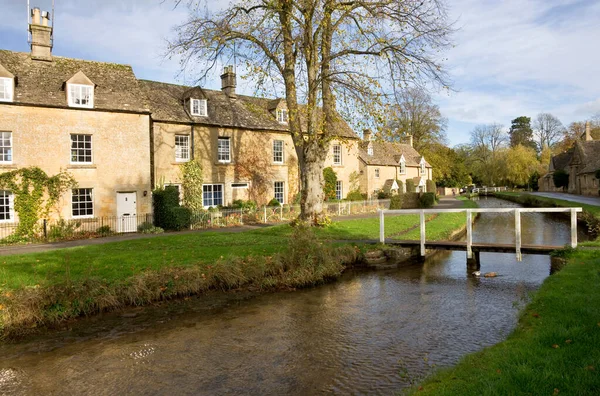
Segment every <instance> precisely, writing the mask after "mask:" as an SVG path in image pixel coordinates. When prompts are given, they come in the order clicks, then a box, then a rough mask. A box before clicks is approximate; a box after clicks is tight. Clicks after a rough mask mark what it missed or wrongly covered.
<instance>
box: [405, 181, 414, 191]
mask: <svg viewBox="0 0 600 396" xmlns="http://www.w3.org/2000/svg"><path fill="white" fill-rule="evenodd" d="M415 189H416V187H415V182H414V181H413V180H412V179H407V180H406V192H410V193H414V192H415Z"/></svg>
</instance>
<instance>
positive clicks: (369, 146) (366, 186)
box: [358, 130, 435, 197]
mask: <svg viewBox="0 0 600 396" xmlns="http://www.w3.org/2000/svg"><path fill="white" fill-rule="evenodd" d="M358 156H359V167H360V186H361V192H363V193H366V194H368V196H370V197H371V196H376V195H377V193H378V192H379V191H385V192H395V190H397V189H398V188H399V187H400V186H399V185H398V183H397V181H396V180H400V181H402V189H403V191H402V192H406V181H407V180H409V179H410V180H412V181H413V183H414V186H415V191H414V192H419V191H422V192H425V191H426V190H427V183H426V182H427V180H431V179H432V167H431V165H430V164H429V163H428V162H427V161H426V160H425V158H424V157H423V156H421V155H420V154H419V153H418V152H417V150H415V149H414V148H413V147H412V145H411V144H401V143H391V142H383V141H375V140H372V133H371V131H369V130H365V131H364V132H363V140H362V141H361V142H360V144H359V149H358ZM434 192H435V191H434Z"/></svg>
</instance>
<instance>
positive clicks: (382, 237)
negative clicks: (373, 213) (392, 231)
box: [379, 209, 385, 244]
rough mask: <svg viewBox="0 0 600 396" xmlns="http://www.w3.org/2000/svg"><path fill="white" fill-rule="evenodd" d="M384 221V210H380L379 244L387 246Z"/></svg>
mask: <svg viewBox="0 0 600 396" xmlns="http://www.w3.org/2000/svg"><path fill="white" fill-rule="evenodd" d="M383 221H384V220H383V209H379V242H381V243H383V244H385V227H384V223H383Z"/></svg>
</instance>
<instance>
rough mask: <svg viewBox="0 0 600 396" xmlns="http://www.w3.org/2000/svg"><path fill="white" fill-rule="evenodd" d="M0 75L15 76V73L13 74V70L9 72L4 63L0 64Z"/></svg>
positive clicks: (5, 76)
mask: <svg viewBox="0 0 600 396" xmlns="http://www.w3.org/2000/svg"><path fill="white" fill-rule="evenodd" d="M0 77H3V78H15V75H14V74H12V73H11V72H9V71H8V70H6V68H5V67H4V66H2V64H0Z"/></svg>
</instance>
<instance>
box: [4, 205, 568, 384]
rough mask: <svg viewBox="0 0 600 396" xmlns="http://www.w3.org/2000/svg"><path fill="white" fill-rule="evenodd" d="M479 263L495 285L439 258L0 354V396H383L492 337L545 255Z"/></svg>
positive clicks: (498, 228)
mask: <svg viewBox="0 0 600 396" xmlns="http://www.w3.org/2000/svg"><path fill="white" fill-rule="evenodd" d="M501 204H502V205H504V206H506V204H505V203H503V202H502V201H491V200H489V201H485V200H482V201H480V205H481V206H492V205H493V206H498V205H501ZM512 221H514V216H513V220H512ZM510 222H511V219H510V216H507V217H506V218H504V217H502V216H500V217H494V216H489V215H484V216H482V218H481V219H480V220H479V222H478V223H477V225H476V226H475V234H474V238H475V240H476V241H482V242H485V241H489V242H492V241H496V242H500V243H510V242H511V238H514V236H513V235H514V229H513V228H511V227H512V225H511V223H510ZM513 224H514V223H513ZM523 227H524V230H527V232H524V233H523V242H524V243H540V244H541V243H546V244H562V243H564V242H565V241H568V239H569V237H568V235H569V234H568V232H569V226H568V224H567V223H566V222H563V221H560V220H559V221H557V220H552V219H550V218H548V217H547V216H544V215H531V216H529V215H526V216H523ZM547 230H551V232H548V231H547ZM537 231H541V235H543V236H544V238H546V237H547V238H548V239H540V237H539V236H538V235H537ZM513 240H514V239H513ZM481 262H482V263H481V271H482V272H491V271H494V272H498V273H499V275H500V276H499V277H497V278H493V279H488V278H474V277H472V276H469V275H468V274H467V271H466V262H465V252H443V253H440V254H438V255H436V256H434V257H432V258H430V259H428V260H426V262H425V263H421V264H417V263H415V264H413V265H409V266H407V267H405V268H402V269H399V270H391V271H385V272H368V273H358V274H347V275H346V276H344V277H343V279H342V280H341V281H339V282H336V283H334V284H331V285H326V286H323V287H319V288H315V289H310V290H304V291H298V292H294V293H279V294H272V295H264V296H260V297H257V298H255V299H251V300H248V301H244V299H243V298H239V299H237V300H236V299H235V297H232V298H234V300H233V301H231V300H226V301H221V302H220V303H215V301H214V300H211V299H206V298H203V299H191V300H189V301H180V302H174V303H170V304H167V305H162V306H158V307H149V308H145V309H143V310H139V311H138V312H139V315H138V316H137V317H135V318H123V317H121V316H120V315H119V314H111V315H106V316H104V318H101V319H98V318H93V319H90V320H83V321H80V322H78V323H76V324H75V328H74V329H73V332H63V333H57V334H54V335H51V336H47V337H38V338H37V339H35V340H31V341H30V342H26V343H24V344H20V345H4V346H1V347H0V355H1V356H3V359H2V360H1V361H0V394H9V395H18V394H56V395H58V394H61V395H62V394H94V395H96V394H128V393H131V394H166V393H174V392H175V393H177V394H206V395H214V394H267V395H268V394H273V395H275V394H277V395H280V394H298V395H306V394H314V393H322V392H326V393H336V394H348V393H353V394H356V393H368V394H373V393H374V394H390V393H393V392H395V391H398V390H399V389H401V388H402V387H405V386H408V385H410V384H411V383H413V382H415V381H418V379H419V378H421V377H422V376H423V375H426V374H427V373H429V372H430V371H431V370H432V369H433V368H435V367H438V366H447V365H451V364H453V363H455V362H456V361H457V360H458V359H459V358H460V357H461V356H463V355H465V354H467V353H470V352H474V351H477V350H480V349H481V348H483V347H485V346H488V345H492V344H495V343H497V342H499V341H501V340H502V339H504V338H505V337H506V335H507V334H508V333H509V332H510V331H511V330H512V329H513V327H514V325H515V323H516V318H517V313H518V307H519V306H520V305H522V304H523V303H524V302H525V301H526V299H527V295H528V294H529V293H530V292H531V291H533V290H535V289H536V288H537V287H538V286H539V284H540V283H541V282H542V281H543V280H544V279H545V277H546V276H547V275H548V272H549V259H548V257H546V256H529V255H524V257H523V261H522V262H516V260H515V255H514V254H498V253H482V254H481ZM74 333H75V334H76V335H73V334H74Z"/></svg>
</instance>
